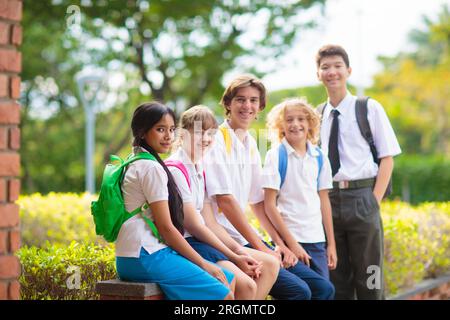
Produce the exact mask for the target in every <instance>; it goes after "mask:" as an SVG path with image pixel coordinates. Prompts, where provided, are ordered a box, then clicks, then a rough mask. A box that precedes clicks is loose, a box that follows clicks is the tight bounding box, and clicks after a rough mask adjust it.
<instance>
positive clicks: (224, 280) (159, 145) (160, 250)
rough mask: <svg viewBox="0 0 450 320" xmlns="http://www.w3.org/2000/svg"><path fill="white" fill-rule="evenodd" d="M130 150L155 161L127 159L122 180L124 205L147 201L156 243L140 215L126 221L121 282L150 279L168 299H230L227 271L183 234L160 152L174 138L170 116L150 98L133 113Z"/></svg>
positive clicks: (119, 260) (119, 253)
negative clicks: (159, 239) (144, 154)
mask: <svg viewBox="0 0 450 320" xmlns="http://www.w3.org/2000/svg"><path fill="white" fill-rule="evenodd" d="M131 129H132V132H133V137H134V140H133V153H140V152H149V153H150V154H152V155H153V156H154V157H155V159H156V160H157V161H151V160H137V161H135V162H132V163H131V164H130V165H129V166H128V168H127V171H126V173H125V176H124V179H123V182H122V193H123V197H124V201H125V207H126V209H127V210H128V211H129V212H131V211H132V210H134V209H136V208H137V207H140V206H142V205H143V204H144V203H148V205H149V208H148V209H147V210H146V211H145V212H144V215H146V216H147V217H148V218H149V219H151V220H152V221H153V222H154V224H155V225H156V227H157V229H158V231H159V233H160V235H161V236H162V238H163V239H164V243H161V242H159V241H158V239H157V238H156V237H155V236H154V235H153V233H152V231H151V230H150V228H149V227H148V225H147V224H146V222H145V221H144V219H143V217H141V216H140V215H135V216H134V217H132V218H130V219H128V220H127V221H126V222H125V223H124V224H123V225H122V227H121V229H120V232H119V235H118V238H117V241H116V266H117V273H118V275H119V278H120V279H122V280H125V281H137V282H154V283H157V284H158V285H159V286H160V288H161V290H162V291H163V292H164V294H165V296H166V298H168V299H171V300H178V299H182V300H213V299H226V300H229V299H233V298H234V294H233V292H234V285H235V281H234V276H233V274H232V273H231V272H229V271H227V270H225V269H222V268H221V267H219V266H217V265H215V264H213V263H210V262H208V261H206V260H204V259H203V258H202V257H201V256H200V255H199V254H198V253H197V252H195V251H194V250H193V249H192V248H191V246H190V245H189V244H188V243H187V242H186V240H185V239H184V237H183V233H184V228H183V218H184V217H183V203H182V199H181V196H180V194H179V191H178V189H177V186H176V184H175V182H174V180H173V177H172V175H171V173H170V171H169V170H168V169H167V167H166V165H165V164H164V162H163V161H162V160H161V158H160V156H159V153H167V152H168V151H169V150H170V147H171V145H172V142H173V138H174V131H175V114H174V112H173V111H172V110H171V109H170V108H168V107H166V106H165V105H163V104H161V103H158V102H150V103H145V104H142V105H140V106H139V107H138V108H137V109H136V110H135V112H134V114H133V119H132V122H131Z"/></svg>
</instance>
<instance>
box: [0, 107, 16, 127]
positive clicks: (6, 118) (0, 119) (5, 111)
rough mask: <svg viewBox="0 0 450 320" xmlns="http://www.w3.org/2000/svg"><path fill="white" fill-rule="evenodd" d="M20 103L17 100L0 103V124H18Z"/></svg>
mask: <svg viewBox="0 0 450 320" xmlns="http://www.w3.org/2000/svg"><path fill="white" fill-rule="evenodd" d="M19 122H20V105H19V104H18V103H17V102H6V103H5V102H4V103H0V124H19Z"/></svg>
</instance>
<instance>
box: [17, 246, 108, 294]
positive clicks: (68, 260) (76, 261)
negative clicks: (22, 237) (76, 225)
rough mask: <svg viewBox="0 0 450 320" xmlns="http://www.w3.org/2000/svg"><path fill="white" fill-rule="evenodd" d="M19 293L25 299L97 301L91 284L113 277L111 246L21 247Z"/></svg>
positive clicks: (18, 254)
mask: <svg viewBox="0 0 450 320" xmlns="http://www.w3.org/2000/svg"><path fill="white" fill-rule="evenodd" d="M17 256H18V257H19V259H20V262H21V263H22V268H23V270H22V275H21V276H20V285H21V288H20V294H21V298H22V299H25V300H89V299H98V295H97V294H96V293H95V284H96V282H97V281H99V280H109V279H114V278H115V277H116V269H115V264H114V261H115V252H114V246H105V247H102V246H97V245H94V244H81V243H77V242H75V241H74V242H72V243H71V244H69V245H68V246H62V245H50V244H49V243H47V245H46V246H45V248H38V247H28V246H25V247H22V248H21V249H20V250H19V251H18V253H17Z"/></svg>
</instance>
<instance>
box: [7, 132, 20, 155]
mask: <svg viewBox="0 0 450 320" xmlns="http://www.w3.org/2000/svg"><path fill="white" fill-rule="evenodd" d="M9 147H10V148H11V149H13V150H19V149H20V129H19V128H18V127H13V128H11V129H9Z"/></svg>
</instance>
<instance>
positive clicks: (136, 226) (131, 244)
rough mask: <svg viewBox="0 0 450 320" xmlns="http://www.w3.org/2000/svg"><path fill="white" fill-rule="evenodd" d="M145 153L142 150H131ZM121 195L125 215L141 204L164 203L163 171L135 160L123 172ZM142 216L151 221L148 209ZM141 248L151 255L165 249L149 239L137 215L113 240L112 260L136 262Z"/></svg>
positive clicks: (166, 195) (149, 233)
mask: <svg viewBox="0 0 450 320" xmlns="http://www.w3.org/2000/svg"><path fill="white" fill-rule="evenodd" d="M136 150H138V151H140V152H147V151H146V150H145V149H140V148H139V149H135V151H136ZM122 194H123V198H124V202H125V208H126V210H127V211H128V212H131V211H133V210H134V209H136V208H138V207H141V206H142V205H143V204H144V203H145V202H147V203H148V204H151V203H153V202H157V201H162V200H166V201H167V200H168V199H169V192H168V190H167V174H166V172H165V171H164V169H163V167H162V166H161V165H160V164H159V163H158V162H157V161H153V160H144V159H143V160H137V161H134V162H132V163H131V164H130V165H129V166H128V168H127V169H126V173H125V177H124V179H123V183H122ZM144 214H145V215H146V216H147V217H148V218H150V219H151V220H152V221H154V218H153V213H152V212H151V210H150V208H149V209H147V210H146V211H145V212H144ZM141 247H144V249H145V250H147V252H148V253H150V254H151V253H153V252H155V251H158V250H160V249H163V248H165V247H167V246H166V245H165V244H163V243H160V242H159V241H158V239H157V238H156V237H155V236H154V235H153V233H152V231H151V229H150V227H149V226H148V225H147V223H146V222H145V220H144V219H143V218H142V217H141V215H140V214H137V215H135V216H134V217H132V218H130V219H128V220H127V221H125V223H124V224H123V225H122V227H121V228H120V231H119V235H118V237H117V240H116V256H118V257H133V258H138V257H139V254H140V251H141Z"/></svg>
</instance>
